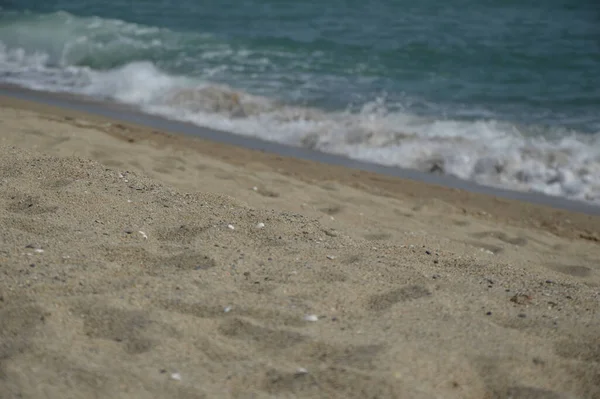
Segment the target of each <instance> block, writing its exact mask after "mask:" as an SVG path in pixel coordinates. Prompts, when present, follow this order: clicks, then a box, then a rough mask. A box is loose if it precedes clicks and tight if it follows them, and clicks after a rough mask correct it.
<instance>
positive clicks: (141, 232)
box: [138, 230, 148, 240]
mask: <svg viewBox="0 0 600 399" xmlns="http://www.w3.org/2000/svg"><path fill="white" fill-rule="evenodd" d="M138 233H140V234H141V235H142V237H144V240H147V239H148V236H147V235H146V233H144V232H143V231H141V230H140V231H138Z"/></svg>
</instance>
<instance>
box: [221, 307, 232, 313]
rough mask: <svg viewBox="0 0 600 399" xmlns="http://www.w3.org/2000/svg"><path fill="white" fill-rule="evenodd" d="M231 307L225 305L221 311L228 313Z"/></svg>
mask: <svg viewBox="0 0 600 399" xmlns="http://www.w3.org/2000/svg"><path fill="white" fill-rule="evenodd" d="M231 309H233V308H232V307H231V306H226V307H225V309H223V312H225V313H229V312H231Z"/></svg>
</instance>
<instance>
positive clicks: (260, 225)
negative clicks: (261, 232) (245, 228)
mask: <svg viewBox="0 0 600 399" xmlns="http://www.w3.org/2000/svg"><path fill="white" fill-rule="evenodd" d="M263 227H265V224H264V223H262V222H260V223H258V224H257V225H256V228H257V229H262V228H263Z"/></svg>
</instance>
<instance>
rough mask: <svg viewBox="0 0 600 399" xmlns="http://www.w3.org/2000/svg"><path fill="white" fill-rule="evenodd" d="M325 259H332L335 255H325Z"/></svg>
mask: <svg viewBox="0 0 600 399" xmlns="http://www.w3.org/2000/svg"><path fill="white" fill-rule="evenodd" d="M327 259H329V260H334V259H335V256H333V255H327Z"/></svg>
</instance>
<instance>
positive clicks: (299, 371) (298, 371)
mask: <svg viewBox="0 0 600 399" xmlns="http://www.w3.org/2000/svg"><path fill="white" fill-rule="evenodd" d="M296 374H308V370H307V369H305V368H304V367H298V368H297V369H296Z"/></svg>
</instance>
